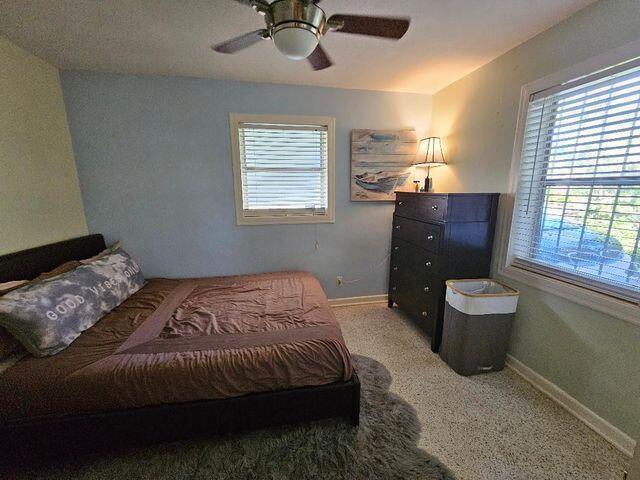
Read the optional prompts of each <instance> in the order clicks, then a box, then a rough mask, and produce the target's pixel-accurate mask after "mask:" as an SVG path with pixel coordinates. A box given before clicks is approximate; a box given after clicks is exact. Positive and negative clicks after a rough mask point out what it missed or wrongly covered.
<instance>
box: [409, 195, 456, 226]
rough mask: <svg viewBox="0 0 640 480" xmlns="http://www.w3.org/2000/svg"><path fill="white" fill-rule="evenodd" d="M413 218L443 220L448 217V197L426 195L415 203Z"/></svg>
mask: <svg viewBox="0 0 640 480" xmlns="http://www.w3.org/2000/svg"><path fill="white" fill-rule="evenodd" d="M412 216H413V218H417V219H419V220H432V221H434V222H442V221H444V219H445V218H447V217H446V216H447V197H436V196H432V195H428V196H427V195H425V196H423V197H419V201H418V202H416V204H415V205H414V212H413V215H412Z"/></svg>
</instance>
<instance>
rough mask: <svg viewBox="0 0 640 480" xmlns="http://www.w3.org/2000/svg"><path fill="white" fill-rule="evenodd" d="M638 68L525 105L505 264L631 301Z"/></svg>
mask: <svg viewBox="0 0 640 480" xmlns="http://www.w3.org/2000/svg"><path fill="white" fill-rule="evenodd" d="M639 242H640V62H638V61H635V62H629V63H626V64H623V65H618V66H616V67H612V68H609V69H607V70H603V71H599V72H596V73H594V74H592V75H589V76H585V77H582V78H579V79H577V80H573V81H571V82H568V83H565V84H563V85H560V86H556V87H553V88H549V89H546V90H542V91H540V92H538V93H534V94H533V95H531V96H530V98H529V103H528V107H527V115H526V123H525V126H524V132H523V136H522V153H521V159H520V175H519V181H518V189H517V194H516V198H515V204H514V213H513V224H512V228H511V238H510V243H509V258H508V262H509V264H510V265H512V266H514V267H519V268H522V269H525V270H529V271H533V272H536V273H541V274H543V275H547V276H551V277H553V278H556V279H561V280H563V281H566V282H569V283H573V284H574V285H578V286H581V287H586V288H588V289H590V290H595V291H598V292H601V293H605V294H607V295H610V296H614V297H617V298H620V299H623V300H627V301H631V302H635V303H637V302H638V301H639V300H640V247H639Z"/></svg>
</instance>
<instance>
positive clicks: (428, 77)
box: [0, 0, 594, 93]
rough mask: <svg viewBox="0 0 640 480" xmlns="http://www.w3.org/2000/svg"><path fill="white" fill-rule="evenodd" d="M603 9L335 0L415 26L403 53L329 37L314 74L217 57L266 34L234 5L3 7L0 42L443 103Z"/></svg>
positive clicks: (540, 2)
mask: <svg viewBox="0 0 640 480" xmlns="http://www.w3.org/2000/svg"><path fill="white" fill-rule="evenodd" d="M593 1H594V0H401V1H388V0H324V1H322V3H321V6H322V8H323V9H324V10H325V11H326V12H327V15H331V14H334V13H354V14H370V15H396V16H402V17H411V27H410V28H409V31H408V33H407V34H406V35H405V37H404V38H402V39H401V40H400V41H398V42H394V41H389V40H380V39H375V38H370V37H362V36H355V35H347V34H339V33H329V34H328V35H327V36H326V37H324V38H323V39H322V45H323V46H324V47H325V49H326V50H327V51H328V52H329V55H330V56H331V58H332V59H333V61H334V62H335V65H334V66H333V67H331V68H329V69H327V70H324V71H320V72H314V71H312V70H311V68H310V67H309V66H308V64H307V63H306V62H295V61H291V60H288V59H286V58H284V57H283V56H282V55H280V54H279V53H278V52H277V51H276V50H275V47H274V46H273V44H272V43H271V42H268V41H265V42H260V43H259V44H257V45H255V46H253V47H251V48H250V49H248V50H245V51H243V52H240V53H238V54H236V55H222V54H217V53H214V52H213V51H212V50H211V49H210V48H209V46H210V45H211V44H214V43H218V42H220V41H223V40H226V39H228V38H230V37H233V36H236V35H239V34H241V33H245V32H247V31H250V30H255V29H258V28H261V27H263V26H264V23H263V19H262V17H260V16H259V15H258V14H256V13H255V12H253V10H252V9H251V8H249V7H246V6H244V5H241V4H239V3H237V2H235V1H233V0H119V1H116V0H64V1H62V0H47V1H42V0H0V33H1V34H3V35H5V36H6V37H7V38H9V39H10V40H12V41H14V42H15V43H17V44H18V45H20V46H21V47H23V48H25V49H27V50H29V51H31V52H33V53H35V54H36V55H38V56H40V57H42V58H44V59H45V60H48V61H49V62H51V63H53V64H54V65H56V66H58V67H60V68H63V69H80V70H97V71H107V72H122V73H148V74H160V75H186V76H196V77H211V78H220V79H234V80H245V81H255V82H269V83H288V84H300V85H321V86H327V87H342V88H358V89H368V90H388V91H399V92H420V93H434V92H436V91H438V90H439V89H440V88H442V87H444V86H446V85H448V84H450V83H451V82H453V81H455V80H456V79H458V78H460V77H462V76H464V75H465V74H467V73H469V72H471V71H473V70H475V69H476V68H478V67H479V66H481V65H483V64H485V63H487V62H488V61H490V60H492V59H493V58H495V57H497V56H498V55H500V54H501V53H503V52H506V51H507V50H509V49H511V48H512V47H514V46H516V45H518V44H520V43H522V42H523V41H525V40H527V39H529V38H531V37H532V36H534V35H536V34H537V33H539V32H541V31H543V30H545V29H547V28H549V27H551V26H552V25H555V24H556V23H558V22H560V21H561V20H563V19H564V18H566V17H568V16H570V15H572V14H573V13H575V12H576V11H578V10H580V9H581V8H583V7H585V6H587V5H588V4H590V3H593Z"/></svg>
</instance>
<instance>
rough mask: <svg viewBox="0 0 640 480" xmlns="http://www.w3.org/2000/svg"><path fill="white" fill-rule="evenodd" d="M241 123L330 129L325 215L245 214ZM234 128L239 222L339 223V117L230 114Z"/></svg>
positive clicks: (237, 222)
mask: <svg viewBox="0 0 640 480" xmlns="http://www.w3.org/2000/svg"><path fill="white" fill-rule="evenodd" d="M241 123H274V124H278V123H282V124H296V125H322V126H325V127H326V128H327V209H326V211H325V212H324V214H320V215H309V214H301V215H297V214H291V213H289V214H286V215H283V214H274V213H273V211H269V210H266V211H265V213H260V214H257V215H245V211H244V202H243V192H242V169H241V164H240V139H239V133H238V129H239V126H240V124H241ZM229 128H230V130H231V160H232V164H233V188H234V195H235V209H236V224H237V225H291V224H310V223H311V224H313V223H334V222H335V118H334V117H325V116H309V115H258V114H244V113H230V114H229Z"/></svg>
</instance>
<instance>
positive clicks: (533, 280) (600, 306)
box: [498, 266, 640, 326]
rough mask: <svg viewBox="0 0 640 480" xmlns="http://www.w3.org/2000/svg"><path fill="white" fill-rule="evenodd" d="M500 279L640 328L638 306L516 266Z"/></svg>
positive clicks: (639, 307)
mask: <svg viewBox="0 0 640 480" xmlns="http://www.w3.org/2000/svg"><path fill="white" fill-rule="evenodd" d="M498 277H504V278H505V279H507V280H508V279H511V280H515V281H517V282H522V283H524V284H526V285H528V286H530V287H534V288H537V289H539V290H542V291H544V292H547V293H551V294H553V295H556V296H558V297H561V298H565V299H567V300H570V301H572V302H574V303H577V304H579V305H582V306H585V307H588V308H591V309H593V310H596V311H598V312H601V313H605V314H607V315H610V316H612V317H615V318H619V319H621V320H624V321H627V322H629V323H632V324H634V325H638V326H640V306H639V305H638V304H634V303H631V302H625V301H624V300H619V299H617V298H613V297H610V296H608V295H605V294H603V293H598V292H594V291H593V290H589V289H587V288H583V287H579V286H577V285H572V284H570V283H567V282H563V281H561V280H557V279H555V278H550V277H547V276H545V275H541V274H539V273H534V272H530V271H528V270H524V269H522V268H518V267H514V266H507V267H505V268H503V269H502V270H501V271H499V272H498Z"/></svg>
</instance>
